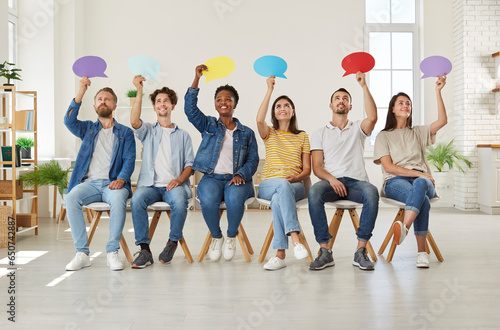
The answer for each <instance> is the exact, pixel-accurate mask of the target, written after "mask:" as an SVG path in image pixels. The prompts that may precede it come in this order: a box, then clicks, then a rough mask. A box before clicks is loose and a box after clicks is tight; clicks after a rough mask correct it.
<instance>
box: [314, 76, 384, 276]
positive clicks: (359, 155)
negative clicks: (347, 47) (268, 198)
mask: <svg viewBox="0 0 500 330" xmlns="http://www.w3.org/2000/svg"><path fill="white" fill-rule="evenodd" d="M356 80H357V81H358V83H359V84H360V86H361V87H362V89H363V95H364V101H365V111H366V118H365V119H364V120H363V121H357V122H352V121H350V120H349V119H348V118H347V115H348V113H349V111H350V110H351V108H352V105H351V101H352V99H351V94H349V92H348V91H347V90H345V89H344V88H340V89H338V90H337V91H335V92H334V93H333V95H332V97H331V99H330V102H331V103H330V108H331V109H332V111H333V114H332V121H331V122H330V123H328V124H327V125H326V126H325V127H323V128H320V129H319V130H317V131H316V132H314V133H313V135H312V136H311V154H312V167H313V171H314V174H315V175H316V176H317V177H318V178H320V179H321V181H319V182H317V183H315V184H314V185H313V186H312V187H311V189H310V190H309V196H308V199H309V215H310V217H311V222H312V224H313V227H314V235H315V236H316V241H317V242H318V243H319V244H320V253H319V255H318V257H317V258H316V260H314V261H313V262H312V263H311V264H310V265H309V269H311V270H320V269H324V268H325V267H330V266H333V265H335V262H334V260H333V254H332V251H331V250H330V249H329V245H328V243H329V241H330V239H331V238H332V236H331V235H330V233H329V232H328V223H327V219H326V213H325V203H326V202H334V201H336V200H339V199H347V200H351V201H353V202H357V203H363V211H362V212H361V218H360V224H359V228H358V231H357V233H356V234H357V237H358V246H357V250H356V252H355V253H354V261H353V265H354V266H357V267H359V268H360V269H363V270H371V269H374V265H373V263H372V262H371V261H370V259H369V258H368V255H367V253H366V244H367V242H368V240H369V239H370V237H371V235H372V231H373V227H374V226H375V219H376V218H377V213H378V200H379V197H378V191H377V188H376V187H375V186H374V185H372V184H371V183H369V182H368V176H367V174H366V170H365V162H364V159H363V153H364V145H365V139H366V137H367V136H369V135H370V134H371V133H372V131H373V128H374V127H375V124H376V122H377V107H376V105H375V102H374V100H373V97H372V96H371V94H370V91H369V89H368V86H367V85H366V80H365V74H364V73H362V72H358V73H357V74H356Z"/></svg>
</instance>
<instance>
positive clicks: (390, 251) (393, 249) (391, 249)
mask: <svg viewBox="0 0 500 330" xmlns="http://www.w3.org/2000/svg"><path fill="white" fill-rule="evenodd" d="M396 246H397V244H396V242H394V239H393V240H392V243H391V248H390V249H389V254H387V259H386V261H387V262H391V261H392V257H394V252H396Z"/></svg>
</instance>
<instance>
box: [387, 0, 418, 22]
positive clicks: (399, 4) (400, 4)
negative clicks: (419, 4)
mask: <svg viewBox="0 0 500 330" xmlns="http://www.w3.org/2000/svg"><path fill="white" fill-rule="evenodd" d="M391 23H407V24H409V23H415V0H392V1H391Z"/></svg>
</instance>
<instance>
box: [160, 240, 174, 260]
mask: <svg viewBox="0 0 500 330" xmlns="http://www.w3.org/2000/svg"><path fill="white" fill-rule="evenodd" d="M175 250H177V242H172V241H171V240H168V242H167V245H166V246H165V248H164V249H163V251H161V253H160V256H159V257H158V259H159V260H160V262H161V263H162V264H168V263H169V262H170V261H172V258H173V257H174V253H175Z"/></svg>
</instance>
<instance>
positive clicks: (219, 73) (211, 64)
mask: <svg viewBox="0 0 500 330" xmlns="http://www.w3.org/2000/svg"><path fill="white" fill-rule="evenodd" d="M205 65H206V66H207V67H208V70H207V71H203V75H204V76H205V77H206V79H205V83H207V82H209V81H210V80H214V79H220V78H224V77H227V76H229V75H230V74H231V73H232V72H233V71H234V67H235V64H234V61H233V60H232V59H230V58H229V57H226V56H217V57H214V58H211V59H209V60H208V61H206V62H205Z"/></svg>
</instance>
